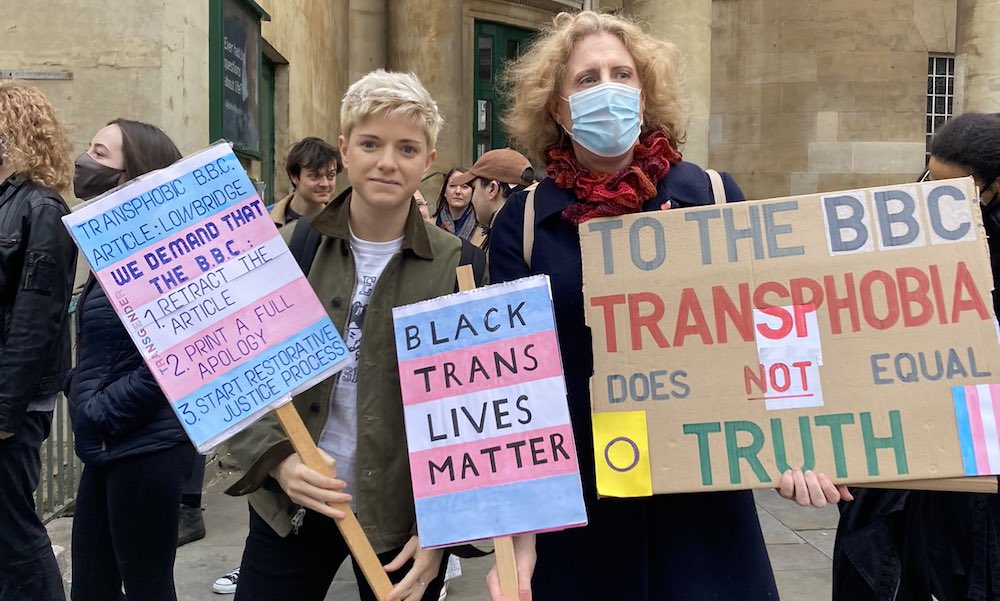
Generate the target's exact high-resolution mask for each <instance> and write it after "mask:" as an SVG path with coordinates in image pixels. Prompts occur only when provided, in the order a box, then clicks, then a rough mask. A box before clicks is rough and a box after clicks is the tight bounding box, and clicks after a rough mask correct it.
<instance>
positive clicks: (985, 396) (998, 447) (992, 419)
mask: <svg viewBox="0 0 1000 601" xmlns="http://www.w3.org/2000/svg"><path fill="white" fill-rule="evenodd" d="M976 392H977V393H978V396H979V415H980V416H982V419H983V438H984V439H985V440H984V441H983V442H985V443H986V456H987V457H989V459H990V471H989V473H993V472H995V471H998V470H1000V436H997V418H996V415H995V414H994V413H993V395H992V394H991V393H990V386H989V384H979V385H978V386H976Z"/></svg>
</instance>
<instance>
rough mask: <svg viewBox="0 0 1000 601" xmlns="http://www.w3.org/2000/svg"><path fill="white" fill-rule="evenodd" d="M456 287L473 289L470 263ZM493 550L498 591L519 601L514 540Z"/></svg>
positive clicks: (508, 539) (503, 541) (507, 539)
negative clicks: (498, 582) (498, 581)
mask: <svg viewBox="0 0 1000 601" xmlns="http://www.w3.org/2000/svg"><path fill="white" fill-rule="evenodd" d="M455 271H456V274H457V276H458V289H459V290H460V291H462V292H464V291H466V290H475V288H476V275H475V273H474V272H473V271H472V266H471V265H459V266H458V269H456V270H455ZM493 550H494V551H495V552H496V557H497V576H499V577H500V592H502V593H503V596H504V597H507V598H508V599H510V601H520V597H519V596H518V593H517V563H515V561H514V540H513V539H512V538H511V537H509V536H501V537H499V538H494V539H493Z"/></svg>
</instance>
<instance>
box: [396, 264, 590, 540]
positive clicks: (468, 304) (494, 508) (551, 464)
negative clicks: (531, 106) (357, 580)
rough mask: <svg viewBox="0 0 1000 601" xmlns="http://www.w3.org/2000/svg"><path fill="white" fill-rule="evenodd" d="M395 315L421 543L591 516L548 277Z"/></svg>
mask: <svg viewBox="0 0 1000 601" xmlns="http://www.w3.org/2000/svg"><path fill="white" fill-rule="evenodd" d="M393 320H394V326H395V336H396V354H397V356H398V358H399V377H400V384H401V387H402V392H403V413H404V419H405V422H406V441H407V444H408V446H409V453H410V475H411V480H412V483H413V497H414V500H415V502H416V512H417V527H418V530H419V532H420V544H421V546H423V547H441V546H447V545H453V544H457V543H463V542H468V541H474V540H483V539H488V538H496V537H500V536H509V535H513V534H523V533H527V532H541V531H546V530H559V529H563V528H569V527H573V526H582V525H584V524H586V521H587V515H586V511H585V509H584V504H583V490H582V488H581V485H580V471H579V463H578V460H577V453H576V444H575V443H574V440H573V430H572V426H571V425H570V419H569V410H568V407H567V404H566V384H565V381H564V380H563V371H562V361H561V359H560V355H559V343H558V339H557V337H556V330H555V320H554V318H553V313H552V295H551V292H550V290H549V281H548V277H547V276H533V277H530V278H525V279H522V280H517V281H515V282H510V283H507V284H498V285H494V286H488V287H485V288H479V289H477V290H472V291H468V292H459V293H456V294H452V295H449V296H445V297H441V298H436V299H432V300H428V301H424V302H420V303H416V304H413V305H407V306H405V307H398V308H396V309H393Z"/></svg>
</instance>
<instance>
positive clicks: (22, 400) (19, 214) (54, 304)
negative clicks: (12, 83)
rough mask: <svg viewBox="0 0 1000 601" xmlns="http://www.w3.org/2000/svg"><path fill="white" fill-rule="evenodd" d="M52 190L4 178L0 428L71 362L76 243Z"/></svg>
mask: <svg viewBox="0 0 1000 601" xmlns="http://www.w3.org/2000/svg"><path fill="white" fill-rule="evenodd" d="M68 213H69V208H68V207H67V206H66V203H65V202H64V201H63V199H62V197H61V196H60V195H59V193H58V192H56V191H55V190H52V189H49V188H45V187H42V186H39V185H37V184H34V183H32V182H31V181H28V180H25V179H23V178H20V177H19V176H17V175H16V174H15V175H13V176H11V177H9V178H7V179H6V180H4V181H3V182H0V431H3V432H14V433H16V432H17V430H18V427H19V426H20V423H21V419H22V418H23V417H24V413H25V411H26V410H27V409H28V408H29V405H31V404H32V403H38V402H42V401H45V400H46V399H48V398H50V397H51V396H52V395H54V394H55V393H56V392H58V391H59V390H60V389H61V388H62V379H63V376H64V375H65V373H66V371H67V370H68V369H69V365H70V334H69V317H68V315H67V313H66V311H67V309H68V307H69V299H70V295H71V294H72V291H73V278H74V276H75V274H76V246H75V245H74V244H73V241H72V239H71V238H70V236H69V233H68V232H67V231H66V228H65V227H64V226H63V224H62V221H61V219H62V217H63V216H64V215H66V214H68Z"/></svg>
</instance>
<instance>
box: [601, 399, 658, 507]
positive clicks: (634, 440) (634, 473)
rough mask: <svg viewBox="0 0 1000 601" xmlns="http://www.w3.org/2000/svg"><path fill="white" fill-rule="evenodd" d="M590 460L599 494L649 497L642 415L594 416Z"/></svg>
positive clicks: (644, 425) (649, 488) (644, 427)
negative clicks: (592, 462) (592, 447)
mask: <svg viewBox="0 0 1000 601" xmlns="http://www.w3.org/2000/svg"><path fill="white" fill-rule="evenodd" d="M594 461H595V462H596V465H597V493H598V494H599V495H601V496H604V497H648V496H651V495H652V494H653V481H652V479H651V478H650V475H649V437H648V435H647V430H646V412H645V411H620V412H614V413H595V414H594Z"/></svg>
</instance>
